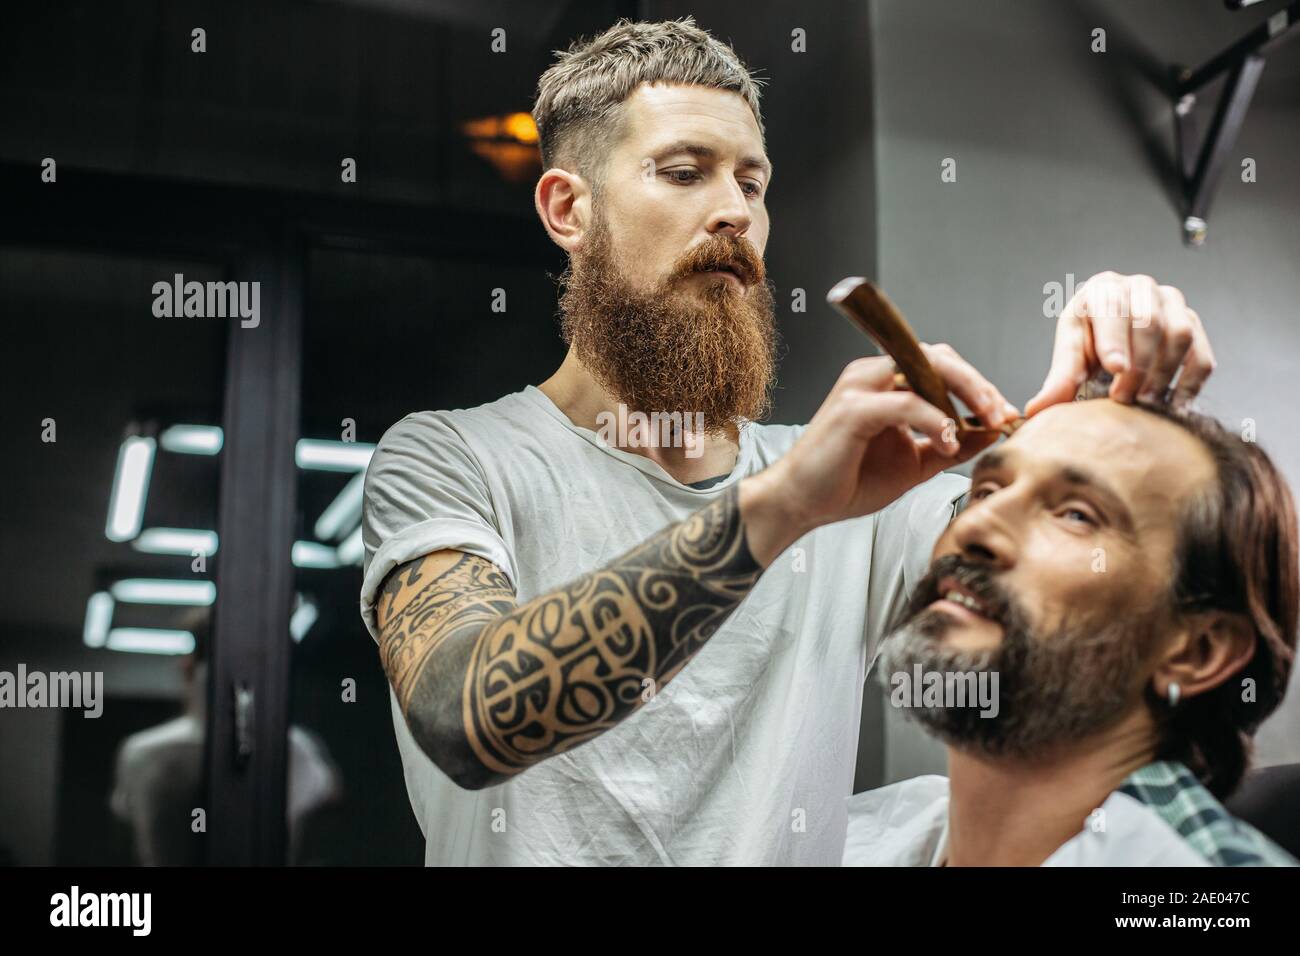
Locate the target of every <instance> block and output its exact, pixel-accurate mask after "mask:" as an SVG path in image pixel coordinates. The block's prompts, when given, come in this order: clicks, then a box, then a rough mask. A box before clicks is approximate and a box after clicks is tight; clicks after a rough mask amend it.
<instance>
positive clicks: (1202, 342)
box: [1170, 296, 1215, 405]
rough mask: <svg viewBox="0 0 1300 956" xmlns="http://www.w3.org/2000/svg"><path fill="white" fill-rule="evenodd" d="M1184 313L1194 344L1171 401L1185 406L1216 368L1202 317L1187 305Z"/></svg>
mask: <svg viewBox="0 0 1300 956" xmlns="http://www.w3.org/2000/svg"><path fill="white" fill-rule="evenodd" d="M1180 298H1181V296H1180ZM1183 311H1184V314H1185V315H1186V317H1187V321H1188V324H1189V326H1190V328H1191V335H1192V342H1191V346H1190V347H1189V348H1188V349H1187V354H1186V356H1185V357H1184V359H1183V362H1182V366H1181V371H1180V372H1179V374H1178V381H1177V383H1176V385H1175V386H1174V394H1173V396H1172V397H1171V399H1170V400H1171V401H1172V402H1173V404H1174V405H1185V404H1187V403H1188V402H1190V401H1191V400H1192V399H1194V398H1195V397H1196V395H1197V393H1199V392H1200V390H1201V386H1203V385H1204V384H1205V380H1206V379H1207V378H1209V377H1210V373H1211V372H1213V371H1214V366H1215V358H1214V349H1212V348H1211V347H1210V337H1209V336H1208V335H1206V334H1205V326H1204V325H1203V324H1202V323H1201V317H1200V315H1198V314H1197V313H1196V311H1195V310H1194V309H1189V308H1187V307H1186V306H1185V305H1184V309H1183Z"/></svg>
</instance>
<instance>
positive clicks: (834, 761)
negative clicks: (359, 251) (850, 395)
mask: <svg viewBox="0 0 1300 956" xmlns="http://www.w3.org/2000/svg"><path fill="white" fill-rule="evenodd" d="M804 427H805V426H790V425H760V424H757V423H753V422H746V423H744V425H743V426H742V428H741V430H740V454H739V458H738V460H737V462H736V466H735V468H734V469H733V471H732V473H731V474H730V475H729V476H727V478H726V479H724V480H723V481H720V482H718V483H717V484H715V485H713V486H712V487H709V488H707V489H697V488H692V487H690V486H688V485H683V484H681V483H680V482H678V481H676V480H674V479H673V478H672V477H671V476H670V475H668V473H667V472H665V471H664V470H663V469H662V468H661V467H660V466H659V465H658V464H656V463H654V462H652V461H650V460H649V459H647V458H644V457H642V456H640V455H635V454H632V453H630V452H625V451H620V450H618V449H616V448H612V447H609V446H608V445H606V444H604V443H603V442H602V441H601V439H600V438H599V437H598V436H597V434H596V433H595V432H593V431H591V430H590V429H586V428H579V427H577V426H575V425H574V424H573V423H572V422H571V421H570V420H569V419H568V417H567V416H565V415H564V413H563V412H561V411H560V409H559V408H557V407H556V406H555V405H554V403H552V402H551V400H550V399H549V398H547V397H546V395H545V394H544V393H543V392H541V391H540V390H539V389H537V388H535V387H533V386H528V387H527V388H525V389H524V390H523V391H520V392H515V393H514V394H511V395H507V396H505V397H504V398H502V399H499V400H498V401H495V402H491V403H489V404H487V405H481V406H479V407H477V408H472V409H460V410H456V411H449V412H417V413H415V414H412V415H408V416H407V417H406V418H404V419H402V420H401V421H400V422H398V423H397V424H396V425H394V426H393V427H392V428H390V429H389V430H388V431H387V432H386V433H385V435H384V437H383V439H382V440H381V441H380V443H379V446H378V447H377V448H376V450H375V454H374V456H373V458H372V459H371V462H370V467H369V470H368V471H367V473H366V479H365V512H364V521H363V529H364V530H363V540H364V543H365V561H364V569H365V570H364V583H363V585H362V591H361V614H362V618H363V619H364V621H365V624H366V627H367V629H368V630H369V631H370V634H371V636H372V637H375V638H376V640H377V639H378V632H377V630H376V627H375V616H374V599H375V594H376V592H377V591H378V589H379V587H380V585H381V584H382V582H383V580H384V577H385V576H386V575H387V574H388V572H389V571H391V570H392V569H393V568H394V567H396V566H397V565H399V564H402V563H404V562H406V561H409V560H411V559H413V558H415V557H418V556H420V555H422V554H427V553H429V552H431V551H437V550H440V549H444V548H450V549H456V550H459V551H464V552H466V553H469V554H474V555H478V556H480V557H482V558H485V559H487V560H489V561H492V562H493V563H495V564H496V565H497V566H498V567H500V569H501V570H502V571H503V572H504V573H505V574H506V575H507V576H508V577H509V578H510V580H511V582H512V583H513V585H514V587H515V591H516V595H517V599H518V601H519V602H520V603H523V602H526V601H529V600H531V599H532V598H534V597H536V596H538V595H539V594H544V593H546V592H547V591H551V590H554V589H556V588H558V587H561V586H563V585H564V584H566V583H568V582H570V581H572V580H574V579H575V578H577V577H579V576H581V575H582V574H584V573H586V572H589V571H592V570H595V569H597V568H600V567H603V566H604V565H606V564H608V563H609V562H610V561H612V560H613V559H614V558H616V557H618V556H619V555H621V554H623V553H625V552H626V551H628V550H629V549H630V548H632V547H633V546H634V545H636V544H638V543H640V542H642V541H644V540H645V539H646V538H648V537H650V536H651V535H652V534H654V533H655V532H658V531H661V530H662V529H663V528H664V527H666V526H667V525H670V524H673V523H675V522H678V521H681V520H682V519H684V518H685V517H687V516H688V515H690V514H692V513H693V512H695V511H698V510H699V509H700V508H702V507H704V505H706V504H707V503H708V502H710V501H712V500H714V499H715V498H716V497H717V496H718V495H720V494H722V493H723V492H724V491H725V490H726V489H727V488H728V487H730V486H731V485H733V484H735V483H736V482H738V481H740V480H741V479H742V478H744V477H746V476H748V475H752V474H754V473H756V472H758V471H761V470H762V469H763V468H765V467H767V466H768V465H770V464H771V463H772V462H774V461H775V460H776V459H778V458H779V457H781V455H783V454H784V453H785V452H786V450H787V449H789V447H790V446H791V445H792V444H793V443H794V441H795V440H796V438H798V436H799V434H800V433H801V432H802V431H803V428H804ZM968 485H969V482H968V480H967V479H966V478H964V477H962V476H961V475H955V474H941V475H938V476H936V477H935V478H933V479H931V480H930V481H928V482H925V483H924V484H922V485H920V486H919V487H917V488H914V489H913V490H912V491H911V492H909V493H908V494H907V495H905V496H903V497H902V498H900V499H898V500H897V501H895V502H894V503H893V504H892V505H890V506H889V507H888V508H886V509H884V510H883V511H881V512H879V513H878V514H876V515H868V516H866V517H863V518H857V519H854V520H851V521H843V522H839V523H837V524H834V525H828V526H826V527H822V528H818V529H817V530H816V531H813V532H811V533H810V534H808V535H805V536H804V537H803V538H801V539H799V540H798V541H797V542H795V544H794V545H793V546H792V547H791V548H790V549H788V550H787V551H786V552H784V553H783V554H782V555H781V556H780V557H778V558H777V559H776V561H775V562H773V564H772V565H771V566H770V567H769V568H768V569H767V570H766V571H765V572H764V573H763V575H762V577H761V578H760V579H759V581H758V584H757V585H756V586H755V587H754V589H753V590H752V591H751V592H750V593H749V595H747V596H746V598H745V599H744V600H743V601H742V602H741V604H740V605H739V606H738V607H737V608H736V609H735V610H734V611H733V612H732V614H731V616H730V617H729V618H728V619H727V621H726V622H725V623H724V625H723V626H722V627H721V628H720V629H719V630H718V631H717V633H716V634H714V636H713V637H712V638H711V639H710V640H709V642H708V644H706V645H705V647H704V648H703V650H701V651H700V652H699V653H698V654H697V655H696V656H695V658H694V659H693V660H691V661H690V663H688V664H687V665H686V667H685V668H684V669H683V670H682V672H681V673H680V674H679V675H678V676H677V677H676V678H674V679H673V680H672V681H671V682H670V683H669V684H668V685H667V686H666V687H664V688H663V689H661V690H660V691H659V693H658V694H657V695H656V696H655V697H654V698H653V699H652V700H651V701H650V702H649V703H647V704H645V705H644V706H643V707H642V708H641V709H640V710H639V711H637V712H636V713H634V714H633V715H632V716H630V717H629V718H628V719H626V720H625V721H623V722H622V723H621V724H619V725H618V726H617V727H615V728H614V729H612V730H610V731H608V732H606V733H605V734H603V735H601V736H600V737H598V738H596V739H594V740H592V741H589V742H588V743H585V744H582V745H581V746H579V747H576V748H575V749H573V750H571V751H569V752H567V753H564V754H560V755H558V756H554V757H551V758H549V759H547V760H544V761H543V762H541V763H540V764H537V765H536V766H534V767H531V768H530V769H528V770H527V771H525V772H524V773H522V774H520V775H519V776H518V777H516V778H514V779H512V780H510V781H508V782H506V783H504V784H501V785H499V786H495V787H490V788H487V789H484V790H478V791H467V790H462V789H461V788H459V787H458V786H456V784H455V783H453V782H452V781H451V780H450V778H448V777H447V776H446V775H445V774H443V773H442V772H441V771H440V770H439V769H438V768H437V766H436V765H435V764H434V763H433V762H432V761H431V760H430V759H429V758H428V757H427V756H426V755H425V754H424V753H423V751H421V750H420V749H419V747H418V745H417V744H416V743H415V741H414V740H413V739H412V737H411V734H410V731H409V730H408V729H407V727H406V723H405V720H404V719H403V717H402V715H401V711H400V710H399V709H398V706H397V701H396V697H395V695H394V694H393V693H392V691H391V689H390V692H389V698H390V704H391V707H392V713H393V724H394V727H395V729H396V733H397V741H398V746H399V749H400V751H401V756H402V763H403V766H404V768H405V774H406V785H407V792H408V793H409V795H410V798H411V806H412V808H413V809H414V811H415V815H416V818H417V820H418V821H419V823H420V828H421V829H422V831H423V832H424V836H425V840H426V852H425V862H426V863H428V864H430V865H447V864H590V865H609V864H654V863H664V864H684V865H710V864H824V865H837V864H838V863H839V862H840V859H841V856H842V854H843V851H844V837H845V830H846V825H847V814H846V810H845V804H844V800H845V797H846V796H848V794H849V793H850V792H851V791H852V782H853V771H854V763H855V758H856V749H857V737H858V722H859V718H860V716H861V708H862V685H863V679H864V676H865V672H866V666H867V661H868V650H874V647H875V644H876V642H877V641H878V639H879V638H880V636H881V634H882V631H883V629H884V627H885V626H886V625H887V623H888V620H889V618H890V616H891V615H892V614H893V613H894V612H895V610H896V608H897V607H898V606H899V605H900V603H901V602H903V601H904V600H905V599H906V595H907V594H909V593H910V592H911V589H912V588H913V587H914V586H915V584H916V583H917V581H918V580H919V579H920V577H921V576H922V575H923V574H924V573H925V570H926V568H927V567H928V565H929V560H930V552H931V549H932V548H933V546H934V543H935V541H936V540H937V539H938V536H939V534H940V533H941V532H942V530H943V528H944V526H945V525H946V524H947V522H948V521H949V520H950V519H951V517H952V513H953V506H954V502H955V501H956V499H957V498H959V497H960V496H961V495H962V494H963V493H964V492H965V491H966V489H967V487H968Z"/></svg>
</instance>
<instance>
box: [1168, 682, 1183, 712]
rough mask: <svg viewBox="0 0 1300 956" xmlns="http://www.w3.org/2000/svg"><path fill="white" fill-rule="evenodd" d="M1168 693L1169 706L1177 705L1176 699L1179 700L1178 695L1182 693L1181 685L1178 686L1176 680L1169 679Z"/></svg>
mask: <svg viewBox="0 0 1300 956" xmlns="http://www.w3.org/2000/svg"><path fill="white" fill-rule="evenodd" d="M1168 693H1169V706H1170V707H1177V706H1178V700H1179V698H1180V697H1182V694H1183V689H1182V688H1181V687H1179V686H1178V681H1174V680H1171V681H1170V682H1169V691H1168Z"/></svg>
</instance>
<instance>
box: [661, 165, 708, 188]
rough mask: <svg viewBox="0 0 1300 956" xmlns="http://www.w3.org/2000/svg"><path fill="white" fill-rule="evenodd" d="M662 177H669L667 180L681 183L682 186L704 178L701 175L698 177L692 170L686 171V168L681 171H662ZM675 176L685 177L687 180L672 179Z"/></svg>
mask: <svg viewBox="0 0 1300 956" xmlns="http://www.w3.org/2000/svg"><path fill="white" fill-rule="evenodd" d="M664 175H665V176H667V177H669V178H670V179H671V180H672V182H675V183H682V184H683V185H684V184H686V183H690V182H694V181H695V180H697V179H703V178H704V177H703V176H701V175H700V174H699V173H698V172H697V171H695V170H694V169H686V168H683V169H668V170H665V171H664ZM677 176H686V177H687V178H686V179H676V178H674V177H677Z"/></svg>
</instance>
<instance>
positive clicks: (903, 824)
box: [843, 775, 1210, 866]
mask: <svg viewBox="0 0 1300 956" xmlns="http://www.w3.org/2000/svg"><path fill="white" fill-rule="evenodd" d="M848 808H849V830H848V839H847V840H846V842H845V846H844V861H843V862H844V865H845V866H943V865H944V861H945V858H946V856H947V849H948V778H947V777H941V776H936V775H929V776H924V777H916V778H915V779H912V780H904V781H902V782H901V783H895V784H891V785H890V786H887V787H880V788H878V789H875V790H867V791H865V792H863V793H858V794H854V795H853V796H852V797H850V798H849V799H848ZM1101 810H1102V812H1103V814H1104V816H1103V817H1100V818H1099V819H1101V820H1104V822H1105V823H1104V826H1105V828H1104V829H1094V828H1093V827H1091V826H1089V825H1087V824H1085V826H1084V828H1083V829H1082V830H1080V831H1079V833H1077V834H1076V835H1075V836H1073V837H1072V838H1070V839H1069V840H1067V841H1066V842H1065V843H1063V844H1062V845H1061V846H1060V848H1059V849H1057V851H1056V852H1055V853H1053V854H1052V855H1051V856H1049V857H1048V858H1047V859H1046V860H1044V861H1043V864H1042V865H1043V866H1209V865H1210V864H1209V863H1208V862H1207V861H1206V860H1205V858H1204V857H1202V856H1201V855H1200V854H1198V853H1197V852H1196V851H1195V850H1194V849H1192V847H1191V846H1190V845H1189V844H1187V843H1186V842H1184V840H1183V839H1182V837H1180V836H1179V835H1178V833H1177V832H1176V831H1175V830H1174V829H1173V828H1172V827H1171V826H1170V825H1169V824H1168V823H1166V822H1165V821H1164V820H1163V819H1162V818H1161V817H1160V815H1159V814H1158V813H1157V812H1156V811H1154V810H1153V809H1151V808H1150V807H1149V806H1147V805H1146V804H1143V803H1141V802H1139V801H1137V800H1135V799H1133V798H1132V797H1131V796H1129V795H1128V794H1126V793H1121V792H1119V791H1118V790H1117V791H1115V792H1114V793H1112V794H1111V795H1110V797H1108V798H1107V800H1106V802H1105V803H1103V804H1102V805H1101Z"/></svg>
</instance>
